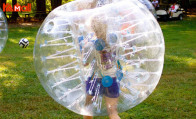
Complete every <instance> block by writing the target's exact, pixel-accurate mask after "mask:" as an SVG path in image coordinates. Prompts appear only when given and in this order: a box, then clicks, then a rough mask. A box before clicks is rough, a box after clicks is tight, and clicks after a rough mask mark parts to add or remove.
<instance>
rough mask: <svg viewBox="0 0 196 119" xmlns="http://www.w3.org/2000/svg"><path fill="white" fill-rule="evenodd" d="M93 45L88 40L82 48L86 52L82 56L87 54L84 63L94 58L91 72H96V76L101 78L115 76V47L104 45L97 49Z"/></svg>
mask: <svg viewBox="0 0 196 119" xmlns="http://www.w3.org/2000/svg"><path fill="white" fill-rule="evenodd" d="M93 45H94V44H93V43H92V42H88V43H87V44H86V46H85V48H84V53H86V54H85V55H84V57H85V56H88V57H87V58H86V62H85V63H92V61H93V60H95V64H94V66H93V67H94V69H93V71H92V73H93V72H94V73H95V72H97V73H98V78H102V76H111V77H116V59H115V57H116V48H110V47H105V48H104V49H103V50H102V51H97V50H96V49H95V48H94V46H93ZM91 50H92V51H91ZM89 51H90V53H89V54H88V53H87V52H89ZM92 73H91V75H92Z"/></svg>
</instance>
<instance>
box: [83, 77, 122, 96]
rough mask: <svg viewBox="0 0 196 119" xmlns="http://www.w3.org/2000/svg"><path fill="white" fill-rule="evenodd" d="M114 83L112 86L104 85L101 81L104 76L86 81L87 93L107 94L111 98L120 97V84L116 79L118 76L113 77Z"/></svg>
mask: <svg viewBox="0 0 196 119" xmlns="http://www.w3.org/2000/svg"><path fill="white" fill-rule="evenodd" d="M112 79H113V83H112V85H111V86H110V87H104V86H103V85H102V83H101V80H102V78H97V79H91V77H89V78H88V80H87V81H86V93H87V94H88V95H91V96H95V95H105V96H106V97H109V98H117V97H119V90H120V88H119V86H120V84H119V83H118V82H117V81H116V78H112Z"/></svg>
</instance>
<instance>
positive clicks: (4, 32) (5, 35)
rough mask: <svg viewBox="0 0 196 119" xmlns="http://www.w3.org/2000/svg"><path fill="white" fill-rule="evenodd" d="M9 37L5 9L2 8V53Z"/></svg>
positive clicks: (0, 35) (0, 34)
mask: <svg viewBox="0 0 196 119" xmlns="http://www.w3.org/2000/svg"><path fill="white" fill-rule="evenodd" d="M7 39H8V28H7V20H6V17H5V15H4V13H3V11H2V10H1V8H0V53H1V51H2V50H3V48H4V46H5V44H6V41H7Z"/></svg>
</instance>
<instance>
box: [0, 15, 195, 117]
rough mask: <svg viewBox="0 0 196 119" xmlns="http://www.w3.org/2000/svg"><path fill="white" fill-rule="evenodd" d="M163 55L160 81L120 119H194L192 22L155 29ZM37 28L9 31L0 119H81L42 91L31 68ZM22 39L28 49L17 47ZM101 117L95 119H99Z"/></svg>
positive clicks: (0, 72) (0, 66)
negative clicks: (162, 40)
mask: <svg viewBox="0 0 196 119" xmlns="http://www.w3.org/2000/svg"><path fill="white" fill-rule="evenodd" d="M161 27H162V30H163V33H164V37H165V45H166V54H165V64H164V70H163V74H162V77H161V80H160V82H159V84H158V86H157V88H156V89H155V91H154V92H153V93H152V94H151V95H150V96H149V97H148V98H147V99H146V100H145V101H144V102H142V103H141V104H140V105H138V106H136V107H134V108H133V109H130V110H128V111H126V112H123V113H121V114H120V117H121V118H122V119H131V118H133V119H148V118H152V119H162V118H164V119H165V118H169V119H170V118H171V119H182V118H187V119H191V118H192V119H193V118H196V110H195V109H196V18H187V19H186V20H184V21H170V22H165V23H161ZM37 31H38V27H24V28H10V29H9V40H8V42H7V44H6V47H5V49H4V51H3V52H2V53H1V54H0V119H1V118H2V119H15V118H19V119H21V118H25V119H27V118H33V119H35V118H36V119H37V118H55V119H56V118H65V119H82V116H81V115H77V114H75V113H73V112H71V111H69V110H67V109H66V108H64V107H63V106H61V105H59V104H58V103H56V102H55V101H54V100H53V99H52V98H51V97H49V96H48V94H47V93H46V92H45V90H44V89H43V88H42V86H41V84H40V82H39V80H38V78H37V76H36V73H35V70H34V65H33V47H34V41H35V37H36V33H37ZM23 37H25V38H27V39H29V41H30V46H29V47H28V48H27V49H21V48H20V47H19V46H18V42H19V40H20V39H21V38H23ZM101 118H106V117H96V118H95V119H101Z"/></svg>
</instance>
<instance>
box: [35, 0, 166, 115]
mask: <svg viewBox="0 0 196 119" xmlns="http://www.w3.org/2000/svg"><path fill="white" fill-rule="evenodd" d="M98 3H99V4H98ZM164 52H165V45H164V38H163V34H162V31H161V29H160V26H159V24H158V23H157V21H156V19H155V18H154V16H153V15H152V14H151V13H150V11H149V10H148V9H147V7H146V6H144V5H143V4H141V3H140V2H139V1H137V0H121V1H113V2H111V3H108V4H104V5H101V2H99V1H97V0H76V1H73V2H70V3H67V4H65V5H62V6H60V7H58V8H56V9H55V10H53V11H52V12H51V13H50V14H49V15H48V16H47V18H46V19H45V21H44V22H43V24H42V25H41V27H40V29H39V31H38V34H37V37H36V41H35V46H34V62H35V69H36V73H37V76H38V78H39V80H40V82H41V84H42V85H43V87H44V89H45V90H46V91H47V93H48V94H49V95H50V96H51V97H52V98H53V99H54V100H55V101H56V102H58V103H59V104H61V105H63V106H64V107H66V108H67V109H69V110H71V111H73V112H75V113H77V114H81V115H88V116H103V115H108V114H111V113H112V112H113V111H114V112H115V113H120V112H124V111H126V110H129V109H131V108H133V107H134V106H136V105H138V104H140V103H141V102H142V101H144V100H145V99H146V98H147V97H148V96H149V95H150V94H151V93H152V92H153V90H154V89H155V87H156V86H157V84H158V82H159V80H160V77H161V73H162V69H163V63H164Z"/></svg>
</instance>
